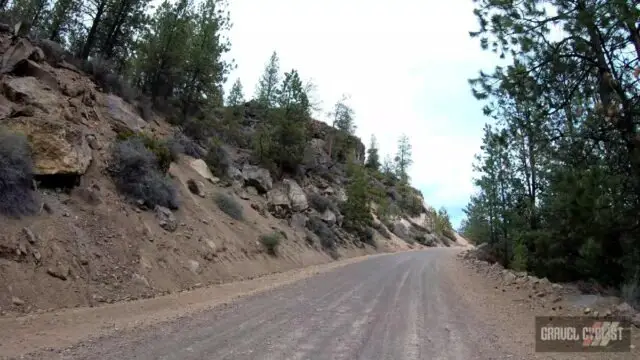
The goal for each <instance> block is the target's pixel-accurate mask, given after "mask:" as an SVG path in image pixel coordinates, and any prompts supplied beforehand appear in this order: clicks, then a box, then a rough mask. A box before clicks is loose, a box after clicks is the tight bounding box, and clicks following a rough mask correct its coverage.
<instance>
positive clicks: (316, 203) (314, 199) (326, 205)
mask: <svg viewBox="0 0 640 360" xmlns="http://www.w3.org/2000/svg"><path fill="white" fill-rule="evenodd" d="M308 199H309V204H310V205H311V207H312V208H314V209H316V210H317V211H318V212H321V213H322V212H325V211H326V210H327V209H330V210H335V207H336V206H335V205H334V204H333V202H332V201H331V199H329V198H327V197H324V196H322V195H320V194H316V193H313V194H311V195H309V197H308Z"/></svg>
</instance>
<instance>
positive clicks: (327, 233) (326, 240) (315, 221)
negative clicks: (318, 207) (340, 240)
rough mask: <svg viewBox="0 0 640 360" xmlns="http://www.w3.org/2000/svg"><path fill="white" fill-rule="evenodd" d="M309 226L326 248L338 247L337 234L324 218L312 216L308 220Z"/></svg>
mask: <svg viewBox="0 0 640 360" xmlns="http://www.w3.org/2000/svg"><path fill="white" fill-rule="evenodd" d="M307 227H309V230H311V231H312V232H313V233H314V234H316V235H318V237H319V238H320V244H321V245H322V247H323V248H325V249H333V248H335V247H336V235H335V234H334V233H333V231H331V229H330V228H329V226H328V225H327V224H326V223H325V222H324V221H322V219H320V218H318V217H315V216H312V217H311V218H309V221H308V222H307Z"/></svg>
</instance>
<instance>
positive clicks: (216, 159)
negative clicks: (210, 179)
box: [204, 140, 231, 177]
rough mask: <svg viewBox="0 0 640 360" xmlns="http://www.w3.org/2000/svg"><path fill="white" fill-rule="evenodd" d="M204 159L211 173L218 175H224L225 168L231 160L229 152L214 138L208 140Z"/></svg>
mask: <svg viewBox="0 0 640 360" xmlns="http://www.w3.org/2000/svg"><path fill="white" fill-rule="evenodd" d="M204 161H205V162H206V163H207V166H209V170H211V172H212V173H213V175H215V176H218V177H223V176H226V174H227V169H228V168H229V164H230V162H231V160H230V159H229V153H227V151H226V150H225V149H224V148H223V147H222V145H221V144H220V143H219V142H218V141H215V140H213V141H211V142H210V144H209V150H208V151H207V155H206V157H205V158H204Z"/></svg>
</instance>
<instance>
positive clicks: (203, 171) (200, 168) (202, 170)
mask: <svg viewBox="0 0 640 360" xmlns="http://www.w3.org/2000/svg"><path fill="white" fill-rule="evenodd" d="M185 156H186V155H185ZM187 160H188V163H189V167H191V168H192V169H193V170H195V172H197V173H198V175H200V176H202V177H203V178H205V179H207V180H209V182H211V183H214V184H215V183H217V182H218V181H220V179H218V178H217V177H215V176H213V174H212V173H211V170H209V166H208V165H207V163H206V162H204V160H202V159H194V158H191V157H187Z"/></svg>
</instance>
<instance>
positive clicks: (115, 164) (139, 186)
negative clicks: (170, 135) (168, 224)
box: [109, 137, 178, 209]
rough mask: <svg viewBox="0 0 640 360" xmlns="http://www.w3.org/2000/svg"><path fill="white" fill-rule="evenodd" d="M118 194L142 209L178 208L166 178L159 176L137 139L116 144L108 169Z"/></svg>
mask: <svg viewBox="0 0 640 360" xmlns="http://www.w3.org/2000/svg"><path fill="white" fill-rule="evenodd" d="M109 170H110V172H111V174H112V176H113V177H114V180H115V184H116V186H117V187H118V190H119V191H121V192H122V193H124V194H127V195H129V196H131V197H133V198H134V199H136V200H142V201H143V202H144V203H145V205H147V206H149V207H154V206H156V205H160V206H164V207H168V208H170V209H177V208H178V201H177V197H176V190H175V188H174V186H173V183H172V182H171V179H169V178H168V177H167V176H166V175H164V174H163V173H162V172H160V170H159V167H158V159H157V158H156V156H155V155H154V153H153V152H151V151H150V150H149V149H147V147H145V144H144V143H143V142H142V140H140V139H139V138H135V137H134V138H130V139H126V140H121V141H119V142H117V143H116V144H115V146H114V148H113V152H112V164H111V166H110V168H109Z"/></svg>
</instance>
